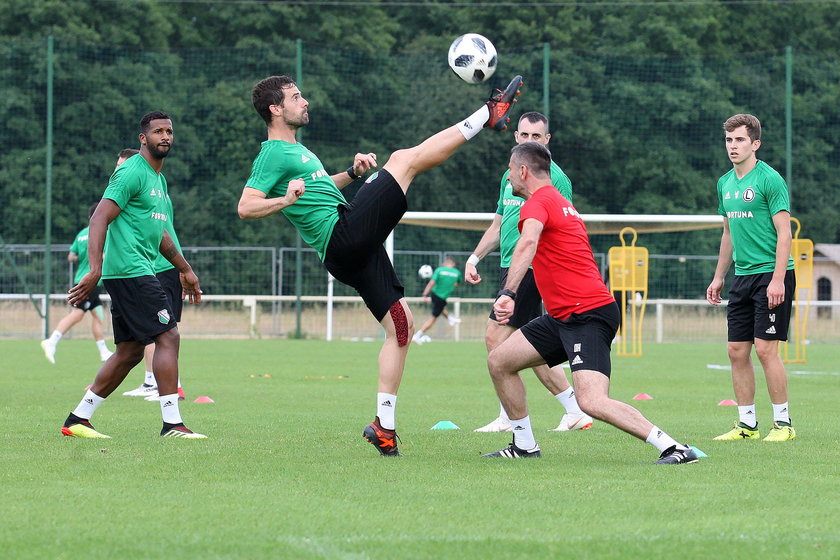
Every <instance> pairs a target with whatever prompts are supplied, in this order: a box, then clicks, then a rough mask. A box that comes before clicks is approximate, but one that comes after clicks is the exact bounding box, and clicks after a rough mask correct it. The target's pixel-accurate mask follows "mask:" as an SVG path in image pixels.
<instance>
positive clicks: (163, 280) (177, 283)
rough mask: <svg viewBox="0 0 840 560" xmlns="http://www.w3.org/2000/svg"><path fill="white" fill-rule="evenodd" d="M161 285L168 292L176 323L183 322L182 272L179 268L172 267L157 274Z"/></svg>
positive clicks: (170, 307)
mask: <svg viewBox="0 0 840 560" xmlns="http://www.w3.org/2000/svg"><path fill="white" fill-rule="evenodd" d="M155 276H157V279H158V281H159V282H160V287H161V288H163V291H164V292H166V297H167V298H168V299H169V309H171V310H172V318H173V319H175V322H176V323H180V322H181V310H182V309H183V307H184V298H183V293H184V291H183V288H182V287H181V274H180V273H179V272H178V269H177V268H170V269H169V270H164V271H163V272H158V273H157V274H155Z"/></svg>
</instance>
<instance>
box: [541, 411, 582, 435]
mask: <svg viewBox="0 0 840 560" xmlns="http://www.w3.org/2000/svg"><path fill="white" fill-rule="evenodd" d="M591 427H592V417H591V416H589V415H588V414H569V413H566V414H564V415H563V418H561V419H560V424H559V425H558V426H557V427H556V428H554V429H553V430H550V431H552V432H571V431H573V430H588V429H589V428H591Z"/></svg>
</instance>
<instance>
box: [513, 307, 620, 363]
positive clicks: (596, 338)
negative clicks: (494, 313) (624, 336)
mask: <svg viewBox="0 0 840 560" xmlns="http://www.w3.org/2000/svg"><path fill="white" fill-rule="evenodd" d="M517 299H519V298H518V296H517ZM619 316H620V313H619V312H618V305H616V304H615V303H614V302H613V303H608V304H607V305H602V306H601V307H596V308H595V309H590V310H589V311H584V312H583V313H572V315H571V316H570V317H569V318H568V319H566V320H565V321H561V320H560V319H555V318H554V317H552V316H551V315H548V314H546V315H543V316H541V317H538V318H536V319H534V320H533V321H531V322H530V323H528V324H527V325H525V326H524V327H522V328H521V329H520V331H521V332H522V334H523V335H524V336H525V338H526V339H527V340H528V342H530V343H531V345H532V346H533V347H534V348H535V349H536V351H537V352H538V353H539V355H540V356H542V358H543V359H544V360H545V363H546V364H547V365H548V366H549V367H554V366H556V365H558V364H562V363H563V362H569V367H570V368H571V370H572V371H578V370H581V369H586V370H593V371H599V372H601V373H603V374H604V375H606V376H607V377H609V376H610V373H611V371H612V366H611V363H610V345H611V344H612V341H613V338H615V334H616V332H618V323H619Z"/></svg>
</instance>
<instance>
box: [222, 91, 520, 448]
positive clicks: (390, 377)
mask: <svg viewBox="0 0 840 560" xmlns="http://www.w3.org/2000/svg"><path fill="white" fill-rule="evenodd" d="M521 85H522V77H521V76H516V77H515V78H514V79H513V80H511V82H510V84H509V85H508V86H507V88H505V90H504V91H496V93H494V94H493V95H492V96H491V98H490V100H489V101H487V102H486V103H485V104H483V105H482V106H481V107H480V108H479V109H478V110H477V111H475V112H474V113H473V114H472V115H470V116H468V117H467V118H466V119H464V120H462V121H461V122H459V123H458V124H455V125H453V126H450V127H449V128H446V129H445V130H442V131H440V132H438V133H437V134H434V135H433V136H431V137H429V138H427V139H426V140H424V141H423V142H421V143H420V144H419V145H417V146H414V147H412V148H408V149H404V150H397V151H396V152H394V153H393V154H391V157H390V158H389V159H388V161H387V162H386V163H385V165H384V166H383V167H382V169H381V170H380V171H378V172H376V173H374V174H373V175H371V176H370V177H368V179H367V180H366V181H365V184H364V185H363V186H362V187H361V188H360V189H359V192H358V193H357V194H356V196H355V198H354V199H353V200H352V202H348V201H347V200H346V199H345V198H344V195H343V194H342V193H341V189H342V188H344V187H346V186H347V185H349V184H350V183H351V182H353V181H355V180H357V179H359V178H361V177H362V176H363V175H365V174H366V173H367V172H368V171H369V170H370V169H371V168H374V167H376V166H377V158H376V154H373V153H367V154H362V153H357V154H356V155H355V157H354V158H353V165H351V166H350V167H349V168H348V169H347V171H342V172H340V173H336V174H332V175H331V174H330V173H328V172H327V171H326V170H325V169H324V165H323V164H322V163H321V161H320V160H319V159H318V157H317V156H316V155H315V154H313V153H312V152H311V151H309V150H308V149H307V148H306V147H305V146H303V145H302V144H300V143H299V142H298V141H297V139H296V136H295V135H296V132H297V131H298V129H300V128H301V127H304V126H306V125H307V124H309V102H308V101H307V100H306V99H305V98H304V97H303V94H302V93H301V91H300V89H298V86H297V84H295V82H294V80H292V79H291V78H290V77H288V76H271V77H269V78H265V79H264V80H262V81H260V82H259V83H257V84H256V85H255V86H254V89H253V91H252V99H253V102H254V108H255V109H256V111H257V113H258V114H259V115H260V117H262V119H263V121H265V124H266V126H267V128H268V140H267V141H265V142H263V143H262V148H261V150H260V153H259V155H257V157H256V159H255V160H254V164H253V168H252V171H251V177H250V178H249V179H248V181H247V182H246V183H245V187H244V189H243V190H242V197H241V198H240V200H239V217H240V218H243V219H253V218H265V217H266V216H270V215H272V214H276V213H277V212H282V213H283V214H285V216H286V217H287V218H288V219H289V221H290V222H291V223H292V225H293V226H294V227H295V228H296V229H297V230H298V232H299V233H300V235H301V237H302V238H303V240H304V241H305V242H306V243H307V244H308V245H309V246H310V247H312V248H313V249H315V251H316V252H317V253H318V257H319V258H320V259H321V260H322V261H323V263H324V266H325V267H326V269H327V270H328V271H329V272H330V274H332V275H333V276H334V277H335V278H337V279H338V280H339V281H341V282H343V283H344V284H347V285H348V286H351V287H353V288H354V289H355V290H356V291H357V292H358V293H359V295H360V296H361V297H362V299H363V300H364V302H365V304H366V305H367V307H368V309H369V310H370V312H371V314H373V316H374V318H375V319H376V320H377V321H378V322H379V323H380V324H381V325H382V327H383V329H384V330H385V342H384V343H383V345H382V349H381V351H380V353H379V382H378V392H377V395H376V417H375V419H374V421H373V422H371V423H370V424H369V425H368V426H366V427H365V429H364V431H363V434H362V435H363V436H364V437H365V438H366V439H367V440H368V441H369V442H370V443H371V444H373V446H374V447H376V449H377V450H378V451H379V453H381V454H382V455H384V456H398V455H399V454H400V452H399V447H398V439H397V432H396V421H395V410H396V404H397V391H398V389H399V386H400V381H401V380H402V375H403V370H404V368H405V358H406V355H407V353H408V348H409V343H410V342H411V338H412V335H413V333H414V323H413V318H412V315H411V310H410V309H409V307H408V304H407V303H406V301H405V297H404V289H403V285H402V284H401V283H400V280H399V279H398V278H397V275H396V273H395V272H394V267H393V265H392V264H391V261H390V259H389V258H388V254H387V253H386V252H385V248H384V246H383V243H384V242H385V239H386V238H387V237H388V236H389V235H390V234H391V232H392V231H393V229H394V228H395V227H396V226H397V224H398V223H399V221H400V219H401V218H402V216H403V214H404V213H405V211H406V210H407V208H408V203H407V202H406V192H407V191H408V187H409V185H410V184H411V181H412V180H413V179H414V178H415V177H416V176H417V175H418V174H419V173H422V172H424V171H427V170H429V169H431V168H433V167H435V166H438V165H440V164H441V163H443V162H444V161H446V160H447V159H448V158H449V157H450V156H451V155H452V154H454V153H455V151H456V150H457V149H458V148H459V147H460V146H461V145H463V144H464V143H466V142H467V140H470V139H471V138H473V137H474V136H476V135H477V134H478V133H479V132H481V130H482V129H483V128H492V129H494V130H504V129H505V128H507V122H508V121H509V120H510V117H509V114H510V109H511V106H512V105H513V103H514V101H515V100H516V96H517V95H519V88H520V86H521Z"/></svg>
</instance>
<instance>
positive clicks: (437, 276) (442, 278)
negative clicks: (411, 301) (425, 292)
mask: <svg viewBox="0 0 840 560" xmlns="http://www.w3.org/2000/svg"><path fill="white" fill-rule="evenodd" d="M460 279H461V271H460V270H458V269H457V268H453V267H451V266H439V267H437V268H436V269H435V272H434V273H433V274H432V281H433V282H434V283H435V285H434V286H432V293H433V294H435V295H436V296H437V297H439V298H440V299H446V298H448V297H449V296H451V295H452V291H453V290H455V286H456V285H458V281H459V280H460Z"/></svg>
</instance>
